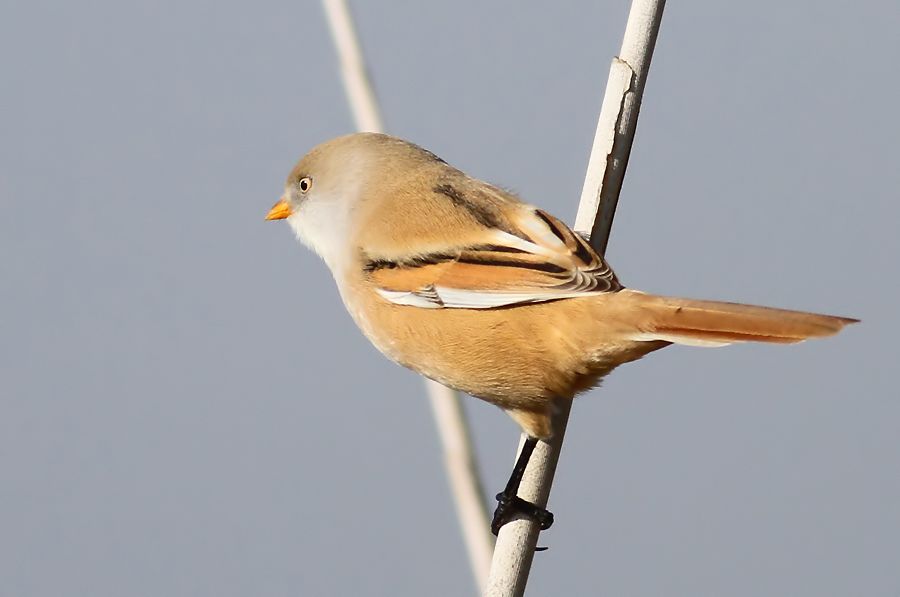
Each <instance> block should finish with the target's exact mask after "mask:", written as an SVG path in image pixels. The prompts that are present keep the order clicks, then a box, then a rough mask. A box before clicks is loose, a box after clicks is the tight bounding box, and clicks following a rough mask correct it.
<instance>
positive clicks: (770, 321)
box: [270, 133, 856, 439]
mask: <svg viewBox="0 0 900 597" xmlns="http://www.w3.org/2000/svg"><path fill="white" fill-rule="evenodd" d="M304 181H305V185H306V190H303V188H304ZM270 217H271V218H272V219H280V218H283V217H287V218H288V220H289V222H290V223H291V225H292V227H293V228H294V229H295V231H296V232H297V234H298V236H299V237H300V238H301V239H302V240H304V242H306V243H307V244H309V245H310V246H311V247H312V248H313V249H314V250H316V251H317V252H319V253H320V254H321V255H322V257H323V258H324V259H325V261H326V262H327V263H328V265H329V267H330V268H331V270H332V273H333V275H334V277H335V279H336V281H337V283H338V287H339V289H340V292H341V296H342V298H343V300H344V303H345V304H346V306H347V308H348V310H349V311H350V313H351V314H352V316H353V318H354V319H355V321H356V322H357V324H358V325H359V327H360V328H361V329H362V331H363V332H364V333H365V334H366V336H367V337H368V338H369V339H370V340H371V341H372V342H373V343H374V344H375V345H376V346H377V347H378V348H379V349H380V350H381V351H382V352H383V353H384V354H385V355H387V356H388V357H389V358H391V359H393V360H395V361H396V362H398V363H400V364H402V365H405V366H407V367H409V368H411V369H413V370H415V371H418V372H419V373H421V374H423V375H425V376H427V377H430V378H432V379H435V380H437V381H439V382H441V383H444V384H446V385H448V386H451V387H454V388H457V389H460V390H462V391H465V392H467V393H469V394H472V395H473V396H477V397H479V398H482V399H484V400H487V401H489V402H492V403H494V404H497V405H498V406H500V407H501V408H503V409H505V410H506V411H507V412H508V413H509V414H510V415H511V416H512V417H513V418H514V419H515V420H516V421H517V422H518V423H519V424H520V425H521V426H522V428H523V429H524V430H525V432H526V433H528V434H529V435H531V436H532V437H536V438H540V439H547V438H549V437H550V436H551V435H552V431H553V430H552V429H551V424H550V420H551V419H550V414H551V413H552V410H553V404H554V401H555V400H556V399H557V398H570V397H572V396H574V395H575V394H577V393H578V392H580V391H582V390H585V389H587V388H590V387H592V386H593V385H595V384H596V383H597V382H598V380H599V379H600V378H602V377H603V376H604V375H606V374H607V373H609V372H610V371H612V370H613V369H614V368H615V367H617V366H618V365H620V364H622V363H625V362H629V361H633V360H635V359H638V358H640V357H642V356H643V355H645V354H647V353H649V352H652V351H654V350H657V349H660V348H662V347H664V346H667V345H669V344H670V343H681V344H690V345H700V346H721V345H723V344H728V343H732V342H743V341H758V342H775V343H792V342H798V341H801V340H804V339H807V338H816V337H823V336H829V335H832V334H835V333H837V332H838V331H839V330H840V329H841V328H843V327H844V326H845V325H846V324H848V323H852V322H854V321H856V320H854V319H848V318H843V317H832V316H828V315H817V314H812V313H803V312H798V311H785V310H779V309H769V308H765V307H755V306H749V305H739V304H733V303H722V302H715V301H700V300H690V299H678V298H668V297H660V296H654V295H649V294H644V293H641V292H638V291H634V290H629V289H625V288H623V287H622V285H621V284H620V283H619V281H618V280H617V278H616V276H615V274H614V273H613V272H612V270H611V269H610V268H609V266H608V265H607V264H606V262H605V261H604V260H603V258H602V257H600V256H599V255H597V254H596V252H595V251H594V250H593V249H591V248H590V246H589V245H588V244H587V242H585V241H584V239H582V238H581V237H579V236H578V235H577V234H575V233H573V232H572V231H571V230H570V229H569V228H568V227H567V226H566V225H565V224H563V223H562V222H560V221H559V220H557V219H556V218H553V217H552V216H550V215H549V214H546V213H545V212H543V211H541V210H538V209H536V208H534V207H532V206H529V205H527V204H524V203H522V202H521V201H519V199H517V198H516V197H515V196H513V195H512V194H510V193H508V192H506V191H503V190H501V189H499V188H496V187H494V186H492V185H489V184H487V183H484V182H482V181H479V180H476V179H473V178H471V177H469V176H467V175H466V174H464V173H463V172H461V171H459V170H457V169H455V168H452V167H451V166H449V165H447V164H446V163H444V162H443V161H442V160H440V159H439V158H437V157H436V156H434V155H433V154H431V153H430V152H427V151H425V150H423V149H421V148H419V147H417V146H415V145H413V144H410V143H407V142H405V141H402V140H400V139H396V138H393V137H389V136H386V135H378V134H372V133H364V134H357V135H349V136H346V137H340V138H338V139H335V140H332V141H330V142H328V143H325V144H323V145H320V146H319V147H317V148H315V149H314V150H313V151H312V152H310V153H309V154H308V155H307V156H306V157H304V158H303V159H302V160H301V161H300V163H299V164H298V165H297V166H296V168H294V170H293V172H292V173H291V175H290V177H289V178H288V182H287V185H286V190H285V194H284V196H283V197H282V200H281V201H280V202H279V203H278V204H276V207H274V208H273V210H272V212H270Z"/></svg>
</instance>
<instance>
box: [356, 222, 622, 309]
mask: <svg viewBox="0 0 900 597" xmlns="http://www.w3.org/2000/svg"><path fill="white" fill-rule="evenodd" d="M509 224H511V227H510V228H508V229H507V230H501V229H499V228H490V227H485V229H484V234H483V235H480V236H481V238H480V239H479V242H478V243H476V244H471V245H468V246H463V247H459V248H454V249H450V250H445V251H441V252H434V253H430V254H423V255H414V256H408V257H404V258H396V257H394V258H391V259H379V258H374V257H373V258H367V259H366V262H365V272H366V276H367V277H368V279H369V280H370V281H371V282H372V283H373V284H374V285H375V288H376V290H377V292H378V293H379V294H380V295H381V296H382V297H383V298H385V299H386V300H388V301H390V302H392V303H396V304H398V305H409V306H415V307H422V308H432V309H434V308H458V309H491V308H496V307H506V306H510V305H518V304H524V303H539V302H545V301H552V300H558V299H564V298H571V297H578V296H584V295H588V294H599V293H603V292H614V291H617V290H619V289H621V288H622V285H621V284H619V281H618V280H617V279H616V275H615V274H614V273H613V271H612V270H611V269H610V267H609V265H607V263H606V262H605V261H604V260H603V258H602V257H601V256H600V255H598V254H597V252H596V251H594V250H593V249H592V248H591V246H590V245H589V244H588V243H587V241H585V240H584V239H583V238H581V237H580V236H579V235H577V234H576V233H574V232H572V230H570V229H569V227H568V226H566V225H565V224H563V223H562V222H560V221H559V220H557V219H556V218H554V217H553V216H551V215H549V214H547V213H545V212H543V211H541V210H539V209H535V208H533V207H530V206H525V205H523V206H522V209H519V210H517V211H516V213H515V215H514V216H513V218H512V219H511V220H510V221H509Z"/></svg>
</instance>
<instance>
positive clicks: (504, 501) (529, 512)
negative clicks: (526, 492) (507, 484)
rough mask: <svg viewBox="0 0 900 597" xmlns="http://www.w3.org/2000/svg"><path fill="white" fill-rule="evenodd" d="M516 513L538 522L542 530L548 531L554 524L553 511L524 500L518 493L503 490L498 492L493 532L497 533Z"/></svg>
mask: <svg viewBox="0 0 900 597" xmlns="http://www.w3.org/2000/svg"><path fill="white" fill-rule="evenodd" d="M516 514H521V515H522V516H524V517H526V518H530V519H531V520H533V521H535V522H537V523H538V524H540V525H541V530H542V531H546V530H547V529H549V528H550V526H551V525H552V524H553V512H550V511H549V510H547V509H546V508H541V507H540V506H538V505H537V504H532V503H531V502H528V501H526V500H523V499H522V498H520V497H519V496H517V495H510V494H508V493H507V492H505V491H501V492H500V493H498V494H497V509H496V510H494V518H493V519H492V520H491V532H492V533H494V535H497V534H498V533H499V532H500V527H502V526H503V525H505V524H506V523H507V522H510V521H512V520H513V519H514V518H515V516H516Z"/></svg>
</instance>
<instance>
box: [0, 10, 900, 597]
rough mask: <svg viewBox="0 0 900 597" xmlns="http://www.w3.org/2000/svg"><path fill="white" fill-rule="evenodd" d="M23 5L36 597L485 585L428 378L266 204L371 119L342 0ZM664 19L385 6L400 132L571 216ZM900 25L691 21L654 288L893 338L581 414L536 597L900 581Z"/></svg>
mask: <svg viewBox="0 0 900 597" xmlns="http://www.w3.org/2000/svg"><path fill="white" fill-rule="evenodd" d="M0 6H2V8H0V10H2V13H0V56H2V57H0V63H2V68H0V78H2V90H0V93H2V111H0V281H2V282H0V595H2V596H4V597H5V596H10V597H13V596H14V597H32V596H35V597H36V596H49V595H86V596H87V595H89V596H92V597H101V596H116V597H120V596H125V595H128V596H130V595H166V596H167V597H177V596H196V595H216V596H223V597H225V596H231V595H234V596H238V595H250V594H252V595H260V596H262V595H273V596H274V595H397V596H406V595H409V596H413V595H435V596H437V595H465V594H472V593H473V592H474V585H473V581H472V576H471V573H470V571H469V568H468V562H467V558H466V555H465V553H464V548H463V544H462V540H461V536H460V532H459V530H458V528H457V524H456V520H455V514H454V509H453V504H452V501H451V498H450V494H449V492H448V488H447V483H446V480H445V476H444V471H443V469H442V460H441V455H440V452H439V447H438V441H437V436H436V433H435V429H434V426H433V423H432V420H431V414H430V410H429V405H428V402H427V400H426V399H425V398H424V393H423V387H422V383H421V380H420V379H418V378H417V377H416V376H415V375H414V374H412V373H410V372H408V371H406V370H404V369H401V368H400V367H397V366H396V365H393V364H391V363H389V362H388V361H387V360H385V359H384V358H383V357H382V356H381V355H380V354H378V353H377V352H376V350H375V349H374V348H372V347H371V346H369V344H368V343H367V342H366V340H365V339H364V338H363V337H362V335H361V334H360V333H359V332H358V331H357V330H356V328H355V326H354V325H353V323H352V322H351V320H350V318H349V317H348V316H347V315H346V313H345V312H344V309H343V306H342V305H341V303H340V300H339V297H338V294H337V292H336V290H335V288H334V284H333V282H332V280H331V278H330V276H329V274H328V272H327V270H326V269H325V267H324V265H322V264H321V263H319V261H318V260H317V259H316V258H315V257H314V256H313V255H312V254H311V253H309V252H308V251H306V250H305V249H304V248H303V247H301V246H299V245H298V244H297V243H296V241H295V240H294V239H293V238H292V235H291V233H290V231H289V230H288V227H287V226H286V225H284V224H283V223H270V222H264V221H263V216H264V215H265V213H266V211H267V210H268V208H269V207H270V206H271V205H272V203H274V201H275V200H276V199H277V197H278V195H279V194H280V193H281V190H282V185H283V180H284V178H285V177H286V175H287V173H288V171H289V170H290V168H291V166H292V165H293V163H294V162H295V160H297V159H298V158H299V157H300V156H301V155H302V154H303V153H305V152H306V151H307V150H308V149H310V148H311V147H312V146H313V145H315V144H317V143H319V142H321V141H323V140H326V139H328V138H330V137H333V136H336V135H339V134H344V133H347V132H350V131H351V130H352V127H353V124H352V121H351V118H350V114H349V110H348V109H347V107H346V102H345V99H344V94H343V90H342V88H341V85H340V81H339V79H338V75H337V72H336V58H335V54H334V51H333V49H332V46H331V41H330V38H329V35H328V31H327V28H326V25H325V20H324V15H323V12H322V9H321V7H320V5H319V4H318V3H317V2H314V1H311V0H305V1H303V0H294V1H291V2H284V1H278V0H269V1H265V0H264V1H261V2H257V3H254V4H253V5H252V7H251V5H249V4H239V3H221V2H212V1H210V0H182V1H179V2H173V1H168V0H165V1H159V2H113V1H111V0H91V1H87V2H77V3H76V2H60V1H55V2H54V1H49V2H41V1H36V2H23V1H17V0H13V1H12V2H10V1H9V0H7V1H5V2H2V4H0ZM628 7H629V4H628V2H625V1H620V0H616V1H612V2H595V3H562V4H559V3H558V4H557V5H554V7H553V8H552V9H551V8H549V7H548V5H547V4H546V3H544V2H537V1H527V2H526V1H522V2H497V3H490V4H487V3H482V2H476V1H474V0H467V1H458V2H452V3H417V2H387V3H384V2H382V3H364V2H355V3H353V4H352V8H353V10H354V16H355V18H356V21H357V26H358V28H359V32H360V35H361V38H362V42H363V44H364V48H365V51H366V53H367V57H368V59H369V61H370V63H371V74H372V76H373V80H374V82H375V85H376V87H377V91H378V94H379V97H380V100H381V102H382V105H383V109H384V114H385V118H386V121H387V126H388V128H389V130H390V131H391V132H393V133H395V134H398V135H400V136H403V137H406V138H409V139H411V140H413V141H415V142H417V143H419V144H421V145H423V146H425V147H427V148H429V149H431V150H433V151H435V152H436V153H438V154H439V155H441V156H442V157H444V158H445V159H446V160H448V161H449V162H450V163H452V164H454V165H456V166H459V167H461V168H463V169H464V170H467V171H468V172H470V173H471V174H473V175H476V176H478V177H481V178H485V179H487V180H490V181H491V182H494V183H497V184H500V185H503V186H506V187H508V188H511V189H513V190H515V191H516V192H518V193H520V194H521V195H522V196H523V197H524V198H525V199H526V200H528V201H529V202H532V203H535V204H538V205H540V206H541V207H543V208H546V209H548V210H549V211H551V212H553V213H555V214H557V215H559V216H560V217H562V218H564V219H567V220H569V221H572V219H573V218H574V214H575V210H576V205H577V202H578V197H579V194H580V191H581V184H582V178H583V174H584V170H585V167H586V165H587V158H588V154H589V151H590V147H591V142H592V138H593V134H594V127H595V124H596V117H597V114H598V112H599V108H600V102H601V99H602V97H603V90H604V87H605V83H606V77H607V72H608V66H609V61H610V59H611V58H612V56H613V55H614V54H615V53H616V52H617V50H618V48H619V44H620V41H621V36H622V32H623V30H624V25H625V18H626V15H627V11H628ZM898 17H900V14H898V8H897V5H896V2H893V1H889V0H885V1H882V2H876V1H871V2H843V1H829V2H821V3H813V4H808V3H783V2H778V1H776V0H762V1H760V2H752V3H698V2H677V3H670V5H669V7H668V9H667V11H666V14H665V16H664V18H663V25H662V31H661V34H660V37H659V42H658V45H657V48H656V54H655V57H654V61H653V66H652V68H651V71H650V75H649V83H648V86H647V91H646V95H645V98H644V105H643V111H642V118H641V122H640V125H639V129H638V136H637V139H636V143H635V147H634V151H633V154H632V159H631V164H630V168H629V171H628V176H627V178H626V182H625V188H624V191H623V194H622V199H621V201H620V203H619V209H618V215H617V217H616V222H615V225H614V227H613V232H612V238H611V242H610V248H609V252H608V257H609V259H610V261H611V262H612V264H613V266H614V267H615V268H616V271H617V272H618V274H619V277H620V278H621V279H622V280H623V282H624V283H625V284H626V285H629V286H633V287H636V288H640V289H643V290H647V291H653V292H662V293H668V294H675V295H686V296H693V297H701V298H716V299H725V300H737V301H744V302H754V303H762V304H768V305H774V306H781V307H788V308H798V309H806V310H813V311H821V312H826V313H834V314H840V315H849V316H855V317H860V318H862V319H863V323H862V324H861V325H858V326H854V327H852V328H850V329H848V330H847V331H846V332H845V333H844V334H842V335H841V336H839V337H837V338H834V339H829V340H827V341H820V342H810V343H806V344H802V345H799V346H795V347H772V346H737V347H732V348H729V349H722V350H700V349H690V348H674V349H670V350H666V351H663V352H662V353H658V354H655V355H653V356H652V357H650V358H648V359H646V360H644V361H641V362H639V363H636V364H632V365H628V366H625V367H623V368H622V369H620V370H618V371H616V373H615V374H614V375H612V376H611V377H610V378H609V379H608V380H607V381H606V382H605V383H604V386H603V387H602V388H600V389H598V390H595V391H593V392H591V393H590V394H588V395H585V396H584V397H583V398H581V399H580V400H579V401H578V402H577V403H576V405H575V408H574V411H573V416H572V420H571V422H570V425H569V431H568V435H567V439H566V445H565V448H564V451H563V455H562V461H561V464H560V466H559V470H558V473H557V479H556V483H555V486H554V489H553V494H552V496H551V500H550V508H551V509H552V510H553V511H554V512H555V513H556V517H557V522H556V524H555V525H554V527H553V529H552V530H550V531H548V532H547V533H545V534H544V535H543V537H542V539H541V542H542V544H543V545H548V546H549V547H550V550H549V551H547V552H545V553H541V554H538V555H537V556H536V559H535V565H534V567H533V571H532V575H531V581H530V584H529V588H530V593H531V594H534V595H548V594H557V595H596V594H602V595H629V596H642V595H646V596H650V595H723V594H724V595H737V596H743V595H746V596H751V595H766V594H774V595H779V594H780V595H816V596H826V595H835V596H837V595H851V594H855V595H892V596H896V595H898V592H900V556H898V554H900V464H898V454H900V437H898V427H900V423H898V421H900V404H898V395H900V393H898V392H897V389H896V383H897V382H896V380H894V379H893V378H894V376H895V374H896V368H897V365H896V360H897V356H896V338H897V335H898V334H900V318H898V315H897V310H898V307H897V304H898V300H900V279H898V278H900V277H898V267H897V258H898V255H900V240H898V236H897V226H898V223H900V208H898V203H897V188H898V183H900V174H898V172H900V169H898V167H897V160H898V152H897V140H898V138H900V124H898V122H900V119H898V116H897V112H896V109H897V105H898V103H900V83H898V78H897V76H896V69H895V62H896V59H897V57H898V55H900V38H898V36H897V35H896V25H897V22H898ZM892 388H893V389H892ZM466 407H467V409H468V411H469V412H470V414H471V416H472V421H473V426H474V429H473V432H474V435H475V440H476V443H477V450H478V454H479V457H480V460H481V463H482V465H483V473H484V479H485V485H486V490H487V491H488V493H489V494H491V495H493V493H495V492H496V491H498V490H499V489H500V488H501V487H502V485H503V484H504V483H505V480H506V477H507V475H508V473H509V470H510V466H511V463H512V459H513V456H514V451H515V446H516V442H517V438H518V430H517V428H516V426H515V425H514V424H513V423H512V422H511V421H510V420H508V419H507V417H506V416H505V415H504V414H502V413H501V412H500V411H499V410H497V409H495V408H493V407H490V406H488V405H485V404H482V403H480V402H478V401H476V400H472V399H467V401H466Z"/></svg>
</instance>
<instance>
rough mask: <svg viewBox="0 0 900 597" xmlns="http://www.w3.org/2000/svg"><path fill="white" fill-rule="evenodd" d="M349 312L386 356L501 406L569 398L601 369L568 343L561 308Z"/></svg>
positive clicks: (378, 303)
mask: <svg viewBox="0 0 900 597" xmlns="http://www.w3.org/2000/svg"><path fill="white" fill-rule="evenodd" d="M348 309H349V310H350V312H351V314H352V316H353V318H354V319H355V320H356V323H357V325H359V327H360V328H361V329H362V331H363V333H364V334H365V335H366V336H367V337H368V338H369V339H370V340H371V341H372V343H373V344H374V345H375V346H376V347H377V348H378V349H379V350H380V351H381V352H382V353H384V354H385V355H386V356H387V357H388V358H390V359H392V360H394V361H396V362H397V363H400V364H401V365H404V366H406V367H408V368H410V369H412V370H414V371H417V372H418V373H421V374H422V375H424V376H426V377H429V378H431V379H434V380H436V381H439V382H441V383H443V384H445V385H447V386H450V387H452V388H456V389H458V390H461V391H463V392H466V393H468V394H471V395H473V396H476V397H478V398H482V399H484V400H487V401H489V402H492V403H494V404H497V405H499V406H501V407H503V408H514V409H533V408H535V407H539V406H541V405H543V404H544V403H546V401H547V400H548V399H551V398H556V397H571V396H573V395H574V394H575V393H576V392H578V391H581V390H583V389H586V388H587V387H590V386H591V385H593V384H594V383H595V382H596V380H597V379H598V378H599V377H600V376H601V375H602V374H603V372H604V371H603V369H604V368H603V367H598V366H597V365H600V363H597V362H594V361H596V359H593V358H592V357H591V355H590V354H589V353H588V352H586V351H585V350H584V348H583V347H580V346H575V345H573V343H572V340H573V339H572V337H571V334H570V330H568V329H566V324H565V320H564V319H561V318H560V313H559V310H558V305H557V306H556V307H555V308H554V307H552V306H551V304H549V303H542V304H536V305H527V306H521V307H512V308H506V309H483V310H479V309H423V308H419V307H410V306H401V305H394V304H392V303H388V302H386V301H384V300H381V299H380V298H379V299H378V300H375V301H371V300H370V301H365V302H364V303H361V304H360V305H350V304H348Z"/></svg>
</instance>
